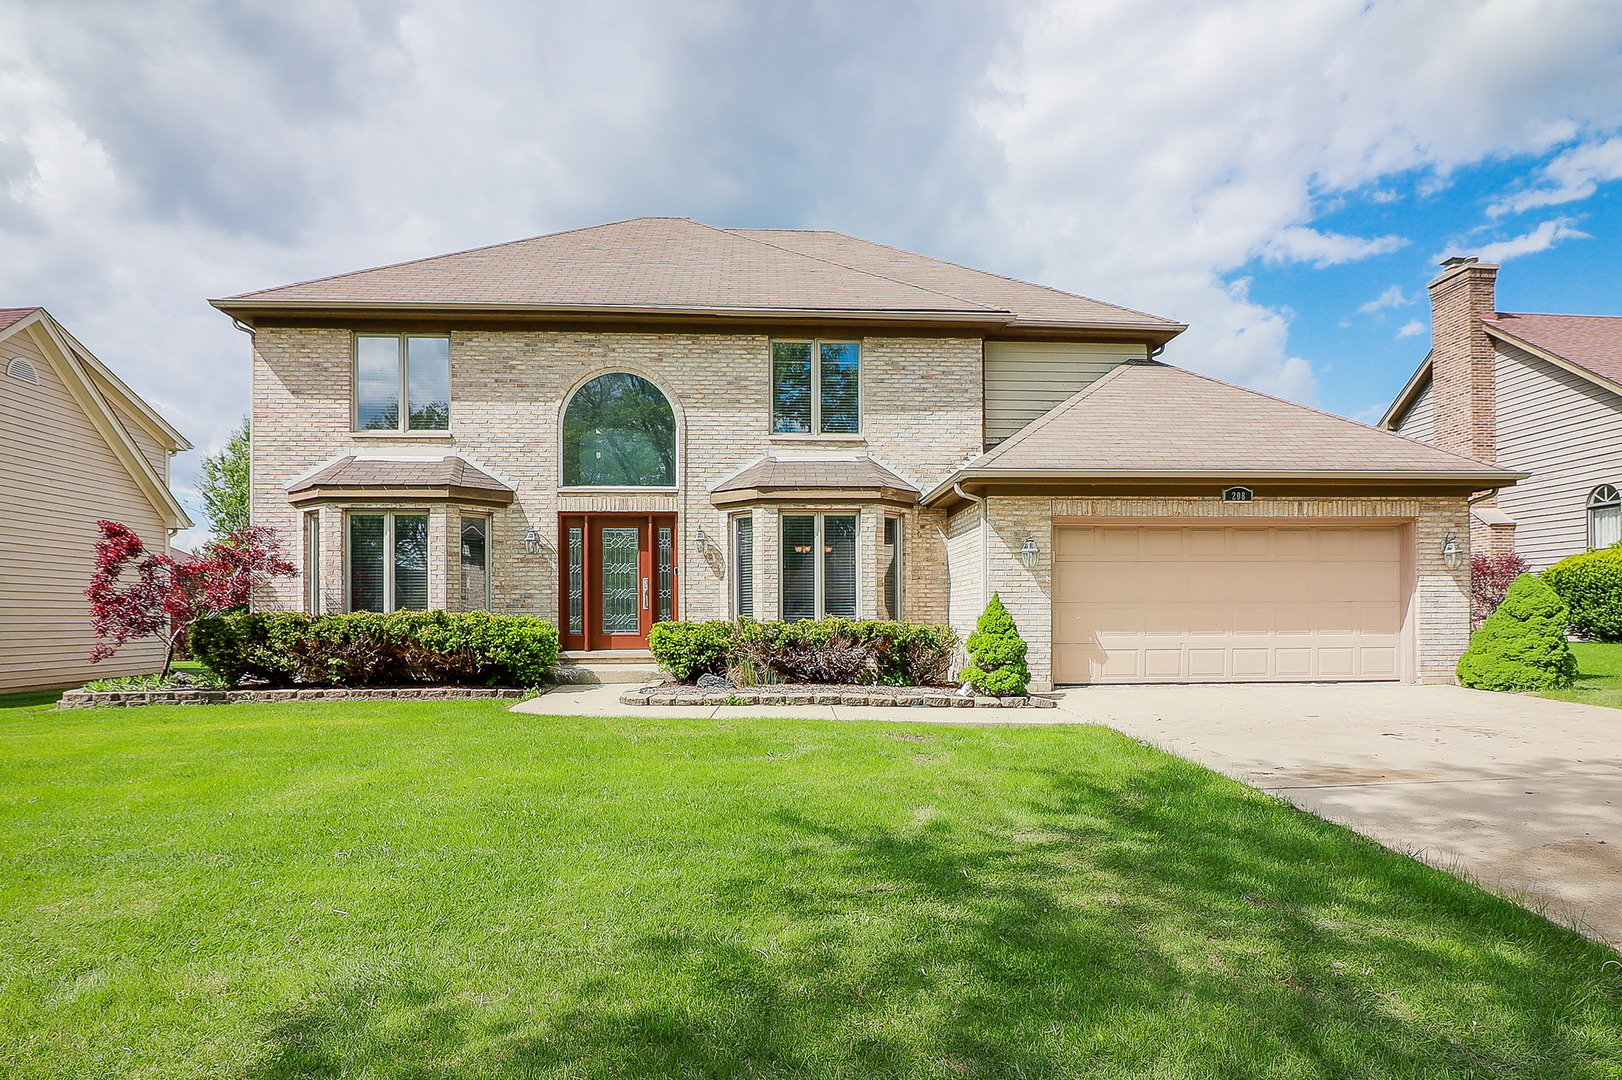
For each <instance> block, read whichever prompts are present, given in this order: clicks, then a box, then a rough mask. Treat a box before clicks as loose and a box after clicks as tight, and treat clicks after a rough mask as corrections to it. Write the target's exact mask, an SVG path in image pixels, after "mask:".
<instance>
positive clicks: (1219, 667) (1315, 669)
mask: <svg viewBox="0 0 1622 1080" xmlns="http://www.w3.org/2000/svg"><path fill="white" fill-rule="evenodd" d="M214 304H215V306H216V307H218V308H220V309H221V310H222V311H224V312H226V313H228V314H230V315H232V316H233V317H234V318H236V319H237V320H239V322H240V323H241V324H242V325H243V326H244V327H245V328H247V329H249V330H251V331H252V333H253V335H254V337H253V432H254V444H253V518H254V521H255V523H256V524H261V525H270V526H274V527H276V528H277V529H279V530H280V531H281V532H282V533H283V534H284V535H286V536H288V537H296V538H297V540H296V547H297V549H298V550H299V551H300V553H301V557H302V559H303V562H304V566H305V573H304V575H303V577H302V578H301V579H300V581H299V582H298V583H296V584H294V583H289V584H287V585H286V586H285V588H282V589H281V590H280V591H278V592H276V593H275V594H274V595H267V596H265V597H263V598H262V601H261V602H263V603H266V604H280V605H284V606H287V607H302V608H307V609H311V610H318V611H342V610H353V609H380V610H392V609H395V608H421V607H445V608H449V609H452V610H461V609H468V608H479V607H489V608H491V609H493V610H501V611H515V612H530V613H536V614H540V615H542V616H545V617H546V618H548V619H554V620H556V621H557V624H558V626H559V630H560V634H561V636H562V639H563V643H564V647H565V648H566V649H570V650H577V651H580V652H591V651H597V650H625V649H637V648H641V647H643V646H644V645H645V643H646V639H647V633H648V631H649V629H650V628H651V626H652V624H653V623H654V622H656V621H659V620H662V619H667V618H687V619H711V618H718V619H727V618H734V617H738V616H749V617H753V618H756V619H770V618H808V617H817V616H821V615H827V614H839V615H850V616H857V617H864V618H873V617H896V618H904V619H908V620H912V621H928V622H950V623H951V624H952V625H954V626H956V627H957V628H958V629H959V630H961V631H964V632H966V631H968V630H969V629H971V628H972V626H973V624H974V620H975V618H976V617H977V616H978V615H979V613H980V611H981V610H982V609H983V607H984V604H985V602H986V600H987V599H988V598H989V596H990V594H991V592H992V591H997V592H1000V593H1001V595H1002V596H1003V598H1004V600H1005V601H1006V602H1008V604H1009V607H1010V609H1011V610H1012V611H1013V612H1014V614H1015V617H1016V619H1017V620H1018V621H1019V625H1020V629H1021V631H1022V632H1023V633H1024V634H1025V636H1026V638H1027V640H1028V641H1029V642H1030V644H1031V667H1032V672H1033V675H1034V677H1035V680H1036V684H1037V685H1039V686H1042V685H1049V684H1051V683H1053V682H1055V681H1058V682H1064V683H1084V682H1097V681H1105V682H1122V681H1125V682H1131V681H1179V680H1181V681H1191V680H1192V681H1226V680H1246V679H1252V680H1254V679H1308V678H1311V679H1333V678H1347V679H1407V680H1415V679H1439V678H1449V677H1451V673H1452V664H1453V662H1454V660H1455V659H1456V658H1457V655H1458V653H1459V651H1460V650H1461V649H1462V647H1463V644H1464V640H1465V636H1466V629H1467V617H1468V616H1467V608H1468V605H1467V577H1468V570H1467V569H1462V570H1461V569H1460V568H1459V566H1457V565H1454V564H1455V563H1456V562H1457V561H1458V560H1457V558H1456V557H1452V558H1450V557H1449V556H1450V555H1455V556H1456V552H1457V551H1458V550H1459V542H1460V538H1461V537H1464V536H1465V534H1467V532H1468V524H1467V520H1468V515H1467V510H1466V503H1465V500H1466V496H1467V495H1468V494H1469V493H1470V492H1472V491H1476V490H1480V489H1482V488H1488V487H1496V486H1499V485H1503V484H1508V483H1513V482H1514V480H1515V478H1516V474H1512V473H1507V472H1505V471H1504V470H1500V469H1496V468H1493V467H1491V466H1486V465H1483V464H1482V463H1480V462H1477V461H1473V460H1470V459H1468V458H1466V457H1462V456H1460V455H1456V454H1451V453H1446V452H1443V451H1440V450H1437V449H1434V448H1431V447H1427V446H1421V445H1419V444H1416V443H1414V442H1413V441H1411V440H1407V439H1402V438H1400V437H1398V436H1395V435H1391V434H1388V433H1384V432H1379V431H1376V430H1374V429H1372V428H1369V427H1367V426H1365V425H1361V424H1356V423H1353V422H1352V421H1348V420H1344V419H1341V418H1338V417H1331V416H1327V415H1325V414H1323V413H1318V412H1316V411H1314V410H1311V409H1306V408H1303V407H1301V406H1298V405H1293V404H1290V403H1287V402H1282V401H1279V400H1277V399H1274V398H1269V397H1266V396H1265V395H1260V394H1255V393H1253V392H1250V391H1246V390H1242V389H1240V388H1238V387H1233V386H1229V385H1227V384H1223V383H1219V382H1216V381H1215V380H1211V379H1205V378H1202V377H1199V376H1194V375H1190V374H1188V373H1185V372H1181V371H1179V370H1177V369H1175V368H1172V367H1169V366H1167V365H1165V364H1162V363H1159V362H1157V361H1155V360H1154V359H1153V357H1154V356H1155V355H1157V354H1158V353H1159V352H1160V351H1161V350H1162V349H1163V348H1164V346H1165V345H1166V343H1167V342H1168V341H1170V340H1171V339H1173V338H1174V337H1175V336H1176V335H1177V334H1179V333H1180V332H1181V331H1182V330H1183V329H1184V327H1183V326H1181V325H1179V324H1177V323H1175V322H1172V321H1170V320H1168V319H1163V318H1159V317H1156V316H1153V315H1146V314H1143V313H1141V312H1136V311H1131V310H1128V309H1125V308H1120V307H1116V306H1112V305H1109V304H1104V303H1100V302H1098V301H1095V300H1090V299H1087V298H1085V297H1079V296H1073V295H1070V294H1066V293H1062V292H1058V291H1056V290H1053V289H1048V288H1044V287H1041V286H1037V285H1032V284H1028V283H1025V282H1020V281H1014V280H1011V279H1008V278H1004V277H999V276H997V275H993V274H987V273H983V272H981V271H976V270H972V269H968V268H966V267H962V266H958V265H955V264H951V263H946V262H942V261H939V260H935V259H930V258H926V257H924V256H920V255H915V254H911V253H909V252H904V251H899V250H897V249H894V248H889V247H885V246H882V245H879V244H873V243H869V242H867V241H863V240H858V239H855V238H853V237H849V236H844V235H841V234H837V233H828V232H799V231H787V230H756V229H717V228H713V227H710V226H707V225H702V224H699V223H696V222H693V221H688V220H685V219H668V218H643V219H636V220H632V221H626V222H619V223H616V224H612V225H605V226H599V227H597V228H592V229H582V230H577V231H574V232H568V233H559V234H555V235H551V236H543V237H538V238H535V239H531V240H524V241H518V242H516V243H512V244H504V245H499V246H496V247H492V248H483V249H478V250H475V251H469V252H462V253H458V254H453V255H446V256H441V257H438V258H432V259H424V260H420V261H416V262H410V263H404V264H400V265H396V266H389V267H382V268H378V269H373V270H364V271H360V272H357V273H353V274H345V275H340V276H338V277H333V278H325V279H321V280H318V281H312V282H305V283H301V284H296V285H290V286H285V287H282V288H276V289H269V290H265V291H262V292H255V293H249V294H245V295H242V296H236V297H231V298H229V299H225V300H216V301H214ZM1444 549H1445V550H1444Z"/></svg>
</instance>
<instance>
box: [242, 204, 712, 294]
mask: <svg viewBox="0 0 1622 1080" xmlns="http://www.w3.org/2000/svg"><path fill="white" fill-rule="evenodd" d="M633 221H687V222H691V223H692V224H694V225H703V224H704V223H703V222H702V221H694V220H693V219H692V218H684V217H674V216H656V215H646V214H644V215H642V216H641V217H629V218H621V219H620V220H618V221H604V222H602V223H600V224H597V225H582V226H580V227H579V228H578V229H559V230H558V231H557V232H549V233H537V234H535V235H534V236H525V237H522V238H521V239H518V240H503V241H502V242H501V243H499V244H480V245H478V246H477V247H470V248H463V249H462V250H460V251H445V252H441V253H440V254H438V255H427V256H423V257H422V258H417V259H401V260H400V261H399V262H391V263H379V264H378V265H377V266H367V267H363V268H362V269H360V270H348V271H345V272H344V273H342V274H323V275H321V276H320V277H313V278H305V279H304V280H303V281H290V282H288V283H287V284H285V285H272V286H271V287H270V288H268V289H255V290H253V291H252V292H245V293H237V294H235V295H233V296H227V297H225V298H224V299H226V300H243V299H247V298H250V297H255V296H263V295H264V294H266V293H277V292H282V291H283V290H286V289H296V288H298V287H299V286H301V285H315V284H318V283H320V282H323V281H342V280H343V279H344V278H351V277H357V276H359V275H360V274H373V273H376V272H377V271H379V270H395V269H398V268H399V267H402V266H415V265H417V264H418V263H430V262H437V261H438V260H440V259H450V258H454V257H455V256H457V255H472V254H473V253H475V252H478V251H494V250H496V249H497V248H505V247H515V246H517V245H519V244H528V243H533V242H534V241H536V240H546V239H549V238H551V237H554V236H568V235H569V234H570V233H583V232H592V231H594V230H596V229H611V228H613V227H614V226H615V225H628V224H630V223H631V222H633ZM706 227H707V228H714V226H706Z"/></svg>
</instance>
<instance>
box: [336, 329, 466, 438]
mask: <svg viewBox="0 0 1622 1080" xmlns="http://www.w3.org/2000/svg"><path fill="white" fill-rule="evenodd" d="M402 401H403V402H405V406H406V407H405V408H404V409H401V408H400V403H401V402H402ZM450 426H451V339H450V338H448V337H416V336H414V335H409V334H360V335H358V336H357V337H356V338H355V429H356V430H357V431H446V430H449V428H450Z"/></svg>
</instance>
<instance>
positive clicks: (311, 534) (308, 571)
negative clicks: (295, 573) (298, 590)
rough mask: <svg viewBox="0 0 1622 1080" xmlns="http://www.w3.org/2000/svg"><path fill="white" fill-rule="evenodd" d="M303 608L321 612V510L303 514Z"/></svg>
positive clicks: (312, 612) (308, 610)
mask: <svg viewBox="0 0 1622 1080" xmlns="http://www.w3.org/2000/svg"><path fill="white" fill-rule="evenodd" d="M304 610H305V611H307V612H309V613H310V614H311V615H319V614H321V511H319V510H310V511H308V512H306V513H305V515H304Z"/></svg>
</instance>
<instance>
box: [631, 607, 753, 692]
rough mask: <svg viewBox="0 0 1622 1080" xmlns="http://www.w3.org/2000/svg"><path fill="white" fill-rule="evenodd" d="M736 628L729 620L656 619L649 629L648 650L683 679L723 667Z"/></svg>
mask: <svg viewBox="0 0 1622 1080" xmlns="http://www.w3.org/2000/svg"><path fill="white" fill-rule="evenodd" d="M735 637H736V628H735V627H734V626H733V624H732V623H729V622H657V623H654V624H653V629H652V630H650V631H648V651H649V652H651V653H652V654H653V658H654V659H655V660H657V661H658V662H659V666H660V667H662V668H664V669H665V670H666V671H668V672H670V674H672V675H674V676H675V677H676V678H678V679H680V680H681V681H682V682H691V681H692V680H694V679H696V678H698V677H699V676H700V675H704V674H720V673H721V672H723V671H725V670H726V666H727V657H728V656H730V655H731V653H732V644H733V639H734V638H735Z"/></svg>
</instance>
